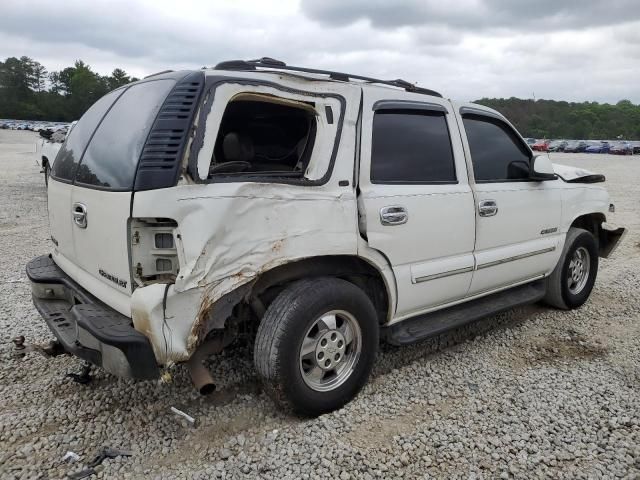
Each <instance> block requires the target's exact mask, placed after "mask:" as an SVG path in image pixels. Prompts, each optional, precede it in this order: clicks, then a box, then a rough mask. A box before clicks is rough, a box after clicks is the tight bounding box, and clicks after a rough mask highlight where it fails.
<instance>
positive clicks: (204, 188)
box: [132, 183, 358, 363]
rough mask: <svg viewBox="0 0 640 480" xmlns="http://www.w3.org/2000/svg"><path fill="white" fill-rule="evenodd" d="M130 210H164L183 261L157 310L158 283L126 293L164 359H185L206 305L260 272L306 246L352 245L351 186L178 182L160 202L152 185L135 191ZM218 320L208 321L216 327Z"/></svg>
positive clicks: (318, 251)
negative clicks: (167, 341)
mask: <svg viewBox="0 0 640 480" xmlns="http://www.w3.org/2000/svg"><path fill="white" fill-rule="evenodd" d="M133 212H134V216H136V217H152V216H159V215H163V216H167V217H169V218H173V219H175V220H176V221H177V222H178V225H179V227H178V228H177V229H176V230H175V233H174V235H175V237H176V238H177V237H178V235H179V236H180V242H179V243H178V242H176V243H177V244H178V249H179V255H180V257H181V258H184V261H185V263H184V264H181V266H180V273H179V275H178V277H177V278H176V281H175V285H172V286H171V287H170V288H169V290H168V292H167V296H166V311H165V312H164V315H163V309H162V301H163V297H164V285H162V284H153V285H149V286H146V287H139V288H138V289H136V291H135V292H134V293H133V296H132V318H133V322H134V325H136V328H137V329H143V331H145V334H146V335H147V336H149V338H150V340H151V342H152V344H153V345H154V348H155V351H156V355H157V356H158V360H159V361H161V362H163V363H164V361H165V360H171V361H182V360H186V359H187V358H188V357H189V355H190V354H191V353H192V352H193V350H194V349H195V347H196V346H197V344H198V343H199V341H201V340H202V338H201V333H203V332H202V330H200V327H201V326H202V325H201V324H202V322H203V321H204V315H205V314H206V312H207V311H208V309H209V308H210V307H211V306H212V305H213V304H214V303H215V302H216V301H218V300H219V299H220V298H222V297H223V296H224V295H225V294H227V293H229V292H231V291H233V290H234V289H236V288H237V287H239V286H241V285H243V284H246V283H249V282H251V281H253V280H255V279H256V278H257V277H258V276H259V275H260V273H262V272H265V271H268V270H270V269H272V268H274V267H276V266H278V265H282V264H284V263H287V262H291V261H295V260H298V259H301V258H304V257H307V256H309V255H310V252H313V255H316V256H318V255H355V254H356V251H357V238H358V235H357V222H356V218H357V211H356V201H355V194H354V192H353V191H352V189H351V188H340V187H337V186H335V187H334V186H332V185H331V184H328V185H325V186H322V187H314V188H309V187H304V186H297V185H278V184H260V183H217V184H202V185H183V186H179V187H176V188H173V189H170V190H168V191H167V192H165V194H164V195H163V201H162V202H161V203H159V202H158V199H157V193H155V192H143V193H137V194H136V198H135V202H134V210H133ZM165 318H171V319H172V321H173V322H175V323H176V326H173V327H172V328H171V330H172V333H171V336H172V337H173V338H174V341H173V343H172V346H171V347H170V349H169V350H170V351H168V352H162V351H161V350H162V349H163V348H164V338H163V332H162V329H163V324H164V322H165V320H164V319H165ZM224 320H225V319H224V318H220V319H218V321H219V324H214V325H213V326H215V327H216V328H222V327H223V326H224ZM177 324H180V326H178V325H177ZM167 332H168V329H165V333H164V335H168V333H167ZM204 333H206V332H204Z"/></svg>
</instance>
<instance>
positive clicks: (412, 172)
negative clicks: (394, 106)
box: [371, 110, 456, 184]
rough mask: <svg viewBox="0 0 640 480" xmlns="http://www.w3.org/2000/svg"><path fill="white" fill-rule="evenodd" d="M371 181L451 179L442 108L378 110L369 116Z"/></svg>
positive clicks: (450, 154)
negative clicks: (372, 115) (370, 130)
mask: <svg viewBox="0 0 640 480" xmlns="http://www.w3.org/2000/svg"><path fill="white" fill-rule="evenodd" d="M371 182H372V183H402V184H409V183H417V184H420V183H455V182H456V172H455V166H454V161H453V151H452V149H451V139H450V138H449V129H448V127H447V121H446V118H445V114H444V113H443V112H436V111H430V110H380V111H377V112H376V113H375V116H374V117H373V142H372V145H371Z"/></svg>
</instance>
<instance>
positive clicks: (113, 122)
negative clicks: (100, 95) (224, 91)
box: [74, 80, 175, 190]
mask: <svg viewBox="0 0 640 480" xmlns="http://www.w3.org/2000/svg"><path fill="white" fill-rule="evenodd" d="M174 85H175V81H173V80H155V81H150V82H144V83H140V84H137V85H133V86H131V87H129V88H128V89H127V90H126V91H125V93H124V94H123V95H122V96H121V97H120V98H119V99H118V101H117V102H116V103H115V105H114V106H113V107H112V108H111V110H109V112H108V113H107V115H106V117H105V118H104V120H103V121H102V123H100V125H99V126H98V129H97V130H96V133H95V135H94V136H93V139H92V140H91V143H90V144H89V148H87V151H86V153H85V154H84V156H83V157H82V161H81V163H80V166H79V168H78V173H77V174H76V183H78V184H84V185H91V186H96V187H101V188H107V189H111V190H131V188H132V186H133V180H134V178H135V174H136V167H137V165H138V160H139V158H140V153H141V151H142V148H143V147H144V143H145V141H146V139H147V135H148V134H149V130H150V129H151V126H152V125H153V122H154V120H155V118H156V115H157V114H158V110H160V107H161V106H162V104H163V102H164V99H165V98H166V97H167V95H168V94H169V91H170V90H171V88H172V87H173V86H174ZM76 128H77V127H76ZM74 132H75V129H74Z"/></svg>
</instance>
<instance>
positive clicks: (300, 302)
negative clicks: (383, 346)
mask: <svg viewBox="0 0 640 480" xmlns="http://www.w3.org/2000/svg"><path fill="white" fill-rule="evenodd" d="M332 316H333V318H334V319H335V322H332V320H331V318H332ZM325 322H326V323H325ZM353 322H355V324H354V323H353ZM331 324H333V325H331ZM331 326H333V327H334V328H333V329H332V328H331ZM325 327H328V328H325ZM358 329H359V331H358ZM349 332H350V333H349ZM334 335H335V338H334ZM349 338H351V340H349ZM378 338H379V331H378V320H377V315H376V311H375V308H374V307H373V304H372V303H371V300H370V299H369V297H367V295H366V294H365V293H364V292H363V291H362V290H361V289H360V288H358V287H356V286H355V285H354V284H352V283H349V282H347V281H345V280H341V279H338V278H326V277H324V278H317V279H309V280H301V281H297V282H295V283H292V284H291V285H289V286H288V287H287V288H286V289H285V290H283V291H282V292H281V293H280V294H279V295H278V296H277V297H276V298H275V299H274V300H273V302H272V303H271V305H269V307H268V308H267V311H266V312H265V314H264V317H263V318H262V322H261V323H260V326H259V327H258V332H257V335H256V342H255V349H254V363H255V367H256V371H257V373H258V377H259V378H260V380H261V381H262V384H263V386H264V389H265V391H266V392H267V394H268V395H269V396H270V397H271V398H272V399H273V400H274V401H275V402H276V403H277V404H279V405H280V406H282V407H284V408H285V409H287V410H293V411H295V412H296V413H299V414H303V415H308V416H317V415H320V414H322V413H326V412H330V411H332V410H335V409H337V408H340V407H342V406H343V405H344V404H345V403H347V402H348V401H350V400H351V399H352V398H353V397H355V396H356V395H357V393H358V392H359V391H360V389H361V388H362V387H363V386H364V384H365V383H366V382H367V379H368V378H369V374H370V373H371V368H372V367H373V362H374V360H375V356H376V352H377V349H378ZM340 339H342V345H341V340H340ZM303 347H305V350H306V351H307V355H306V356H304V358H303V357H302V352H303V350H302V349H303ZM336 359H337V360H336ZM325 362H328V363H327V364H325V365H324V366H323V367H320V366H319V364H324V363H325ZM331 362H334V363H331ZM329 364H331V366H334V365H335V369H334V370H333V371H330V370H325V369H326V368H328V366H329Z"/></svg>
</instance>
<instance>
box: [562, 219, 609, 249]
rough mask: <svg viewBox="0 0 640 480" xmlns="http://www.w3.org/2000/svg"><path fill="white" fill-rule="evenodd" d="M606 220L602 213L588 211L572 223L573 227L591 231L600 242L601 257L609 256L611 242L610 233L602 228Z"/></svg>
mask: <svg viewBox="0 0 640 480" xmlns="http://www.w3.org/2000/svg"><path fill="white" fill-rule="evenodd" d="M605 221H606V217H605V216H604V215H603V214H602V213H588V214H586V215H581V216H579V217H578V218H576V219H575V220H574V221H573V222H572V223H571V226H572V227H576V228H582V229H584V230H587V231H588V232H591V233H592V234H593V236H594V237H595V239H596V242H597V243H598V252H599V253H600V256H601V257H607V256H608V253H607V249H608V248H609V243H610V242H611V240H612V239H611V238H610V234H609V233H608V232H607V230H605V229H604V228H602V224H603V223H604V222H605Z"/></svg>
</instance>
